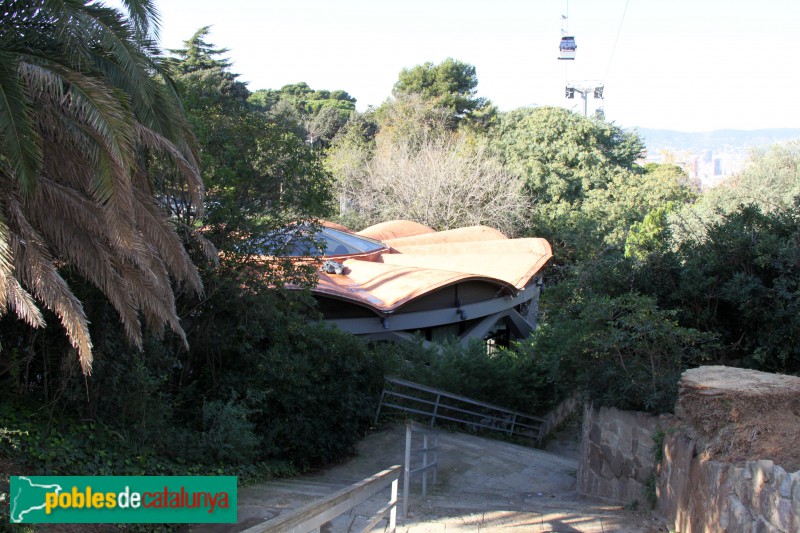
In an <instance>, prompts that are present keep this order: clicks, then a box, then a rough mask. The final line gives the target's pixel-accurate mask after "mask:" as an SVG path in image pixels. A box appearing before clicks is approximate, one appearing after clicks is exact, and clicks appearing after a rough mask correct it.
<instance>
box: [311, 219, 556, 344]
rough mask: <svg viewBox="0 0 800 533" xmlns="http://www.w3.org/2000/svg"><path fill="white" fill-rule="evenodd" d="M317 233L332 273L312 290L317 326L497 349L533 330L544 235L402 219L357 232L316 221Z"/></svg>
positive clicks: (546, 248) (545, 254)
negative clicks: (474, 342)
mask: <svg viewBox="0 0 800 533" xmlns="http://www.w3.org/2000/svg"><path fill="white" fill-rule="evenodd" d="M321 237H322V240H324V241H325V242H326V248H325V252H324V256H323V259H324V260H326V261H327V262H326V263H325V267H330V266H331V265H336V266H337V267H338V268H336V269H333V268H325V267H324V268H323V271H321V272H320V273H319V281H318V283H317V285H316V287H314V288H313V289H312V294H313V295H314V297H315V298H316V299H317V301H318V302H319V307H320V309H321V311H322V313H323V315H324V317H325V320H326V321H328V322H330V323H333V324H336V325H337V326H338V327H340V328H341V329H343V330H345V331H349V332H351V333H354V334H357V335H365V336H369V337H371V338H373V339H400V338H407V337H408V336H409V335H410V334H411V333H419V334H421V335H422V336H423V337H424V338H425V339H426V340H429V341H441V340H444V339H446V338H448V337H457V338H460V339H461V340H462V341H463V342H467V341H468V340H470V339H473V338H478V339H483V340H485V341H487V342H488V343H490V344H498V345H507V344H508V342H509V341H510V340H512V339H518V338H523V337H525V336H527V335H528V334H529V333H530V332H531V331H532V330H533V329H534V327H535V320H536V308H537V304H538V298H539V292H540V288H541V271H542V268H543V267H544V266H545V264H546V263H547V262H548V261H549V259H550V258H551V257H552V250H551V248H550V244H549V243H548V242H547V241H546V240H545V239H536V238H526V239H509V238H507V237H506V236H505V235H503V234H502V233H501V232H499V231H497V230H495V229H492V228H489V227H485V226H473V227H468V228H459V229H455V230H450V231H435V230H433V229H432V228H429V227H427V226H424V225H422V224H418V223H416V222H410V221H405V220H396V221H391V222H385V223H382V224H377V225H375V226H371V227H369V228H366V229H364V230H362V231H359V232H349V231H348V230H346V228H343V227H341V226H336V225H331V224H326V226H325V227H324V228H323V229H322V234H321ZM337 271H338V272H340V274H337V273H335V272H337Z"/></svg>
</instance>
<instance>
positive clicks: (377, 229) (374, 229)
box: [356, 220, 436, 241]
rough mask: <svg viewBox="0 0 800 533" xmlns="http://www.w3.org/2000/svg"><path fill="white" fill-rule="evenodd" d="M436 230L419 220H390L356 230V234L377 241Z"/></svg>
mask: <svg viewBox="0 0 800 533" xmlns="http://www.w3.org/2000/svg"><path fill="white" fill-rule="evenodd" d="M435 232H436V230H435V229H433V228H429V227H428V226H426V225H424V224H420V223H419V222H414V221H411V220H390V221H388V222H381V223H380V224H375V225H373V226H370V227H368V228H364V229H362V230H361V231H357V232H356V234H357V235H362V236H364V237H369V238H371V239H377V240H379V241H386V240H388V239H396V238H399V237H409V236H412V235H420V234H424V233H435Z"/></svg>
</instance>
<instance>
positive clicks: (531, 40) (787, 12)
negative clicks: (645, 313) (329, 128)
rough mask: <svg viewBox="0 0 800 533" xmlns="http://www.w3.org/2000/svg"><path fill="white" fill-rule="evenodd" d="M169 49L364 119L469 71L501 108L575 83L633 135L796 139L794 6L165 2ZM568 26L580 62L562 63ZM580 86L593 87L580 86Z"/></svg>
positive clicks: (551, 95)
mask: <svg viewBox="0 0 800 533" xmlns="http://www.w3.org/2000/svg"><path fill="white" fill-rule="evenodd" d="M156 5H157V6H158V8H159V10H160V12H161V23H162V24H161V25H162V30H161V45H162V47H163V48H164V49H171V48H180V47H181V46H182V43H183V41H185V40H187V39H188V38H189V37H191V35H192V34H193V33H194V32H195V31H196V30H198V29H199V28H201V27H203V26H211V32H210V34H209V37H208V38H207V40H208V41H209V42H211V43H213V44H214V45H216V46H218V47H224V48H228V49H229V52H228V53H227V57H228V58H229V59H230V60H231V61H232V62H233V67H232V70H233V71H234V72H236V73H238V74H239V75H240V78H239V79H240V80H242V81H246V82H248V87H249V88H250V90H252V91H255V90H257V89H279V88H280V87H282V86H283V85H286V84H291V83H298V82H301V81H302V82H306V83H307V84H308V85H309V86H310V87H311V88H312V89H327V90H336V89H342V90H345V91H347V92H348V93H349V94H350V95H352V96H353V97H355V98H356V99H357V108H358V109H359V110H365V109H367V107H368V106H378V105H380V104H381V103H382V102H383V101H385V100H386V99H387V98H389V97H390V96H391V90H392V86H393V85H394V84H395V82H396V81H397V78H398V74H399V73H400V71H401V70H402V69H403V68H411V67H414V66H415V65H420V64H423V63H425V62H432V63H434V64H437V63H440V62H441V61H443V60H444V59H446V58H448V57H452V58H454V59H457V60H459V61H462V62H465V63H469V64H471V65H474V66H475V68H476V73H477V77H478V95H479V96H483V97H486V98H488V99H490V100H491V101H492V102H493V103H494V104H496V105H497V106H498V108H499V109H500V110H501V111H508V110H511V109H515V108H518V107H525V106H537V105H555V106H561V107H566V108H568V109H574V110H575V111H576V112H581V113H582V112H583V101H582V100H581V99H580V97H579V96H578V95H576V98H575V99H574V100H567V99H566V98H565V97H564V88H565V85H566V84H567V83H573V84H577V85H585V86H594V85H597V84H602V85H603V86H604V88H605V89H604V97H605V98H604V100H603V101H596V100H594V98H593V96H592V95H590V96H589V99H588V101H587V106H588V110H589V113H591V112H592V111H593V109H594V107H595V106H597V105H598V104H601V103H602V106H603V108H604V111H605V115H606V118H607V119H608V120H609V121H613V122H615V123H616V124H618V125H620V126H622V127H625V128H633V127H643V128H657V129H672V130H678V131H690V132H695V131H711V130H717V129H741V130H751V129H762V128H800V101H798V98H800V94H799V90H800V69H798V68H797V65H798V60H799V59H800V30H798V28H800V1H798V0H758V1H756V0H527V1H523V0H402V1H390V0H338V1H321V0H225V1H224V2H223V1H220V0H156ZM562 15H566V16H567V29H568V31H569V34H570V35H574V36H575V41H576V44H577V47H578V48H577V53H576V59H575V61H559V60H558V59H557V57H558V43H559V41H560V39H561V35H562V33H561V30H562V18H561V17H562ZM584 82H585V83H584Z"/></svg>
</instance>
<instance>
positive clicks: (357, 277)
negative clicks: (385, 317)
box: [313, 259, 515, 313]
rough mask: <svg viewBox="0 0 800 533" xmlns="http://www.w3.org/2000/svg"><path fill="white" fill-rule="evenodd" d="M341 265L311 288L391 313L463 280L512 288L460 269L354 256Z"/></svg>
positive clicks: (314, 290)
mask: <svg viewBox="0 0 800 533" xmlns="http://www.w3.org/2000/svg"><path fill="white" fill-rule="evenodd" d="M344 265H345V267H347V271H346V274H345V275H342V276H337V275H334V274H326V273H324V272H320V274H319V282H318V283H317V286H316V287H315V288H314V289H313V292H316V293H320V294H325V295H327V296H332V297H335V298H339V299H342V300H349V301H352V302H354V303H359V304H361V305H364V306H366V307H370V308H372V309H373V310H375V311H378V312H381V313H391V312H392V311H395V310H397V309H398V308H400V307H402V306H403V305H404V304H406V303H408V302H410V301H411V300H413V299H414V298H418V297H420V296H423V295H425V294H428V293H431V292H433V291H436V290H438V289H441V288H443V287H447V286H449V285H453V284H455V283H459V282H462V281H467V280H480V281H485V282H487V283H492V284H495V285H497V286H498V288H499V289H502V288H506V289H508V290H510V291H513V290H514V289H515V288H514V287H513V286H511V285H510V284H508V283H505V282H503V281H501V280H498V279H495V278H491V277H485V276H476V275H472V274H468V273H464V272H453V271H447V270H435V269H434V270H432V269H429V268H419V267H414V266H406V265H392V264H386V263H375V262H371V261H359V260H357V259H348V260H347V261H345V262H344Z"/></svg>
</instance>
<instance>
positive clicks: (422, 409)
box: [375, 378, 549, 444]
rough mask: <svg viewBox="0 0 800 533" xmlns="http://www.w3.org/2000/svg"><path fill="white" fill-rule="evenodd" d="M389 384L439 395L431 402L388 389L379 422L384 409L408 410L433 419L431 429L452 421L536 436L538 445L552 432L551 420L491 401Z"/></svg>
mask: <svg viewBox="0 0 800 533" xmlns="http://www.w3.org/2000/svg"><path fill="white" fill-rule="evenodd" d="M386 381H387V382H388V383H390V384H393V385H396V386H398V387H401V388H402V387H405V388H406V389H411V390H412V391H415V392H422V393H427V394H432V395H434V396H435V399H432V400H429V399H425V398H422V397H419V396H414V395H413V394H415V392H410V391H406V394H404V393H403V392H398V391H394V390H390V389H389V388H384V390H383V392H382V393H381V399H380V404H379V405H378V411H377V413H376V415H375V420H376V422H377V420H378V418H379V417H380V412H381V408H383V407H391V408H394V409H399V410H402V411H406V412H408V413H416V414H419V415H423V416H429V417H430V418H431V426H433V425H435V424H436V420H437V419H441V420H449V421H452V422H459V423H462V424H467V425H468V426H470V427H473V428H476V427H479V428H484V429H489V430H494V431H502V432H504V433H506V434H508V435H515V434H516V435H521V436H525V437H532V438H534V439H535V441H536V443H537V444H540V443H541V441H542V439H543V438H544V436H545V435H546V433H547V430H548V425H549V424H548V422H547V420H545V419H544V418H540V417H538V416H534V415H530V414H528V413H523V412H521V411H514V410H512V409H507V408H505V407H500V406H499V405H493V404H490V403H487V402H482V401H479V400H474V399H472V398H467V397H465V396H460V395H458V394H453V393H450V392H447V391H443V390H440V389H436V388H433V387H429V386H427V385H421V384H419V383H414V382H412V381H407V380H404V379H397V378H386ZM390 398H398V399H405V400H409V401H411V402H416V404H415V405H413V406H409V405H400V402H397V403H395V402H392V401H387V400H389V399H390ZM454 402H460V403H461V404H467V405H466V406H465V405H457V404H454ZM406 403H408V402H406ZM420 404H422V405H420ZM426 406H427V407H426ZM429 408H432V410H428V409H429ZM473 408H480V409H483V410H489V411H490V412H491V411H493V413H486V412H485V411H483V412H482V411H479V410H474V409H473ZM471 409H473V410H471ZM468 417H473V418H474V419H472V420H470V419H469V418H468Z"/></svg>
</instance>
